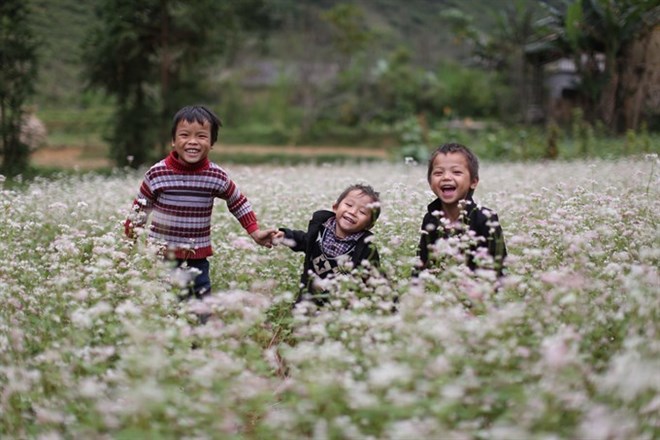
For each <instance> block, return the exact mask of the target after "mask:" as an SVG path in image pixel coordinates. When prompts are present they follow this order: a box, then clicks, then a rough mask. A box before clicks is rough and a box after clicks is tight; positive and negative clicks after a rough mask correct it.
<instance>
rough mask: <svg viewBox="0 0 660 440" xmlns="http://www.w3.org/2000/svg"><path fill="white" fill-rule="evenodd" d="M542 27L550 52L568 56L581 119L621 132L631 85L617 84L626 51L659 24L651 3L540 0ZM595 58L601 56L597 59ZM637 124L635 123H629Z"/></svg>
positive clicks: (659, 17)
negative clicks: (582, 110) (574, 75)
mask: <svg viewBox="0 0 660 440" xmlns="http://www.w3.org/2000/svg"><path fill="white" fill-rule="evenodd" d="M542 2H543V3H544V5H545V6H546V9H547V13H548V15H547V17H546V18H545V20H544V21H543V22H542V25H543V26H544V27H545V29H546V33H547V35H548V38H549V39H551V41H552V44H553V47H554V49H556V50H558V51H560V53H562V54H563V55H564V56H567V57H571V58H572V59H573V61H574V63H575V66H576V69H577V72H578V75H579V77H580V91H581V93H582V96H583V97H584V98H586V99H585V118H587V119H588V120H591V121H593V120H595V119H600V120H602V121H603V122H604V123H605V125H606V126H608V127H612V128H614V129H616V130H618V131H622V130H624V129H625V128H626V127H624V125H625V124H624V121H625V120H626V118H625V115H624V114H623V109H624V108H625V106H624V105H623V101H624V99H625V97H626V94H628V95H629V94H634V87H635V85H634V84H623V83H622V81H621V77H622V72H623V70H624V68H625V66H626V65H627V64H628V62H629V57H630V55H631V51H630V50H629V49H630V47H631V46H632V45H633V44H634V43H635V42H637V41H639V40H641V39H643V38H645V37H646V36H647V35H648V34H649V33H650V31H651V30H652V29H653V28H654V27H655V26H658V23H659V22H660V5H658V1H657V0H577V1H575V0H571V1H569V0H542ZM599 57H602V59H601V58H599ZM635 119H637V118H635Z"/></svg>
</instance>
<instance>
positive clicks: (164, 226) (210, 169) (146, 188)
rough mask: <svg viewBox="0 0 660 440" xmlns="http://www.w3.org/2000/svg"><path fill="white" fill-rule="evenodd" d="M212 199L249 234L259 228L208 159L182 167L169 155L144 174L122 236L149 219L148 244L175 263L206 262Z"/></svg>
mask: <svg viewBox="0 0 660 440" xmlns="http://www.w3.org/2000/svg"><path fill="white" fill-rule="evenodd" d="M216 197H219V198H221V199H223V200H225V201H226V202H227V207H228V208H229V211H230V212H231V213H232V214H233V215H234V217H236V219H238V221H239V222H240V224H241V226H243V228H245V230H246V231H247V232H248V234H250V233H252V232H254V231H255V230H257V229H259V227H258V225H257V217H256V215H255V213H254V211H252V205H251V204H250V202H249V201H248V199H247V198H245V196H244V195H243V194H241V192H240V190H239V189H238V187H237V186H236V184H234V182H233V181H232V180H231V179H230V178H229V176H228V175H227V173H226V172H225V171H224V170H223V169H222V168H220V167H219V166H218V165H216V164H215V163H212V162H210V161H209V160H208V159H206V158H205V159H204V160H203V161H201V162H199V163H197V164H194V165H187V164H184V163H182V162H180V161H179V160H178V157H177V154H176V152H174V151H172V152H171V153H170V155H169V156H167V157H166V158H165V159H163V160H161V161H160V162H158V163H157V164H155V165H154V166H152V167H151V168H150V169H149V170H148V171H147V172H146V173H145V175H144V180H143V181H142V184H141V185H140V190H139V192H138V195H137V197H136V199H135V200H134V202H133V212H132V213H131V215H130V216H129V217H128V219H126V222H125V224H124V227H125V232H126V235H127V236H128V237H133V236H134V228H136V227H142V226H144V225H146V223H147V219H148V218H149V215H150V214H151V215H152V218H151V225H150V227H149V238H150V239H152V240H155V241H158V242H163V243H165V244H166V245H167V249H168V251H174V255H175V256H176V258H183V259H194V258H206V257H208V256H210V255H213V249H212V247H211V213H212V211H213V201H214V199H215V198H216Z"/></svg>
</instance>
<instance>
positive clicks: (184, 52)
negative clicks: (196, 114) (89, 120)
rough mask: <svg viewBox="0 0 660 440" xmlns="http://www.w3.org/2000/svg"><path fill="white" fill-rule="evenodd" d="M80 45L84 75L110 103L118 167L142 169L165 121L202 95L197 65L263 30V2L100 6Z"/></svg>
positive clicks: (115, 1) (146, 0)
mask: <svg viewBox="0 0 660 440" xmlns="http://www.w3.org/2000/svg"><path fill="white" fill-rule="evenodd" d="M98 15H99V18H100V20H99V22H100V26H99V27H98V28H96V29H94V30H93V32H92V33H91V35H90V36H89V39H88V40H87V42H86V43H85V50H84V52H85V55H84V62H85V66H86V71H85V76H86V78H87V79H88V81H89V84H90V86H91V87H98V88H102V89H104V90H105V92H106V93H107V94H108V95H110V96H112V97H114V98H115V100H116V104H117V108H116V113H115V121H114V128H113V132H112V134H111V136H110V142H111V145H112V156H113V159H114V160H115V161H116V162H117V164H118V165H127V164H130V165H131V166H134V167H137V166H139V165H142V164H144V163H145V162H146V161H147V159H149V158H150V156H151V155H152V154H153V148H154V147H155V146H157V145H160V146H161V148H162V150H161V151H160V154H161V155H162V154H163V152H164V149H165V145H166V144H164V143H163V140H164V139H168V138H169V135H168V131H169V122H170V119H171V117H172V115H173V114H174V113H175V112H176V110H178V108H180V107H181V106H183V105H187V104H192V103H194V102H198V101H200V100H202V99H203V97H204V92H205V90H204V85H205V82H206V75H205V73H204V67H205V66H208V65H209V63H210V62H211V60H216V61H217V59H218V57H219V56H220V54H228V55H229V56H231V54H232V53H235V52H236V51H237V50H238V47H239V45H240V42H241V40H242V37H243V33H244V32H245V31H248V30H252V29H257V30H258V31H260V32H265V31H267V30H268V28H269V23H270V21H269V15H268V11H267V9H266V7H265V3H264V1H263V0H244V1H240V2H215V1H213V0H191V1H187V2H182V1H178V0H143V1H139V2H134V1H131V0H103V1H102V3H101V5H100V7H99V9H98Z"/></svg>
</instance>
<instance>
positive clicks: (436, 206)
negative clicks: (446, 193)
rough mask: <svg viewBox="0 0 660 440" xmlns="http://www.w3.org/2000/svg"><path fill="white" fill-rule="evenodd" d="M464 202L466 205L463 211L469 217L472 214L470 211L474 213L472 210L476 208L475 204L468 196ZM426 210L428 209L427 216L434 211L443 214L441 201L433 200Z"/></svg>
mask: <svg viewBox="0 0 660 440" xmlns="http://www.w3.org/2000/svg"><path fill="white" fill-rule="evenodd" d="M465 202H466V203H465V209H464V210H465V213H466V214H467V215H468V216H469V215H470V214H471V213H472V211H474V209H475V208H476V207H477V204H476V203H475V202H474V199H472V197H470V196H468V197H466V198H465ZM426 209H428V212H429V214H433V213H434V212H436V211H439V212H444V211H443V210H442V200H440V198H437V199H435V200H434V201H432V202H431V203H429V204H428V206H427V207H426Z"/></svg>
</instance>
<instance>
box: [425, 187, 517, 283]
mask: <svg viewBox="0 0 660 440" xmlns="http://www.w3.org/2000/svg"><path fill="white" fill-rule="evenodd" d="M442 217H443V211H442V201H441V200H440V199H439V198H438V199H435V200H434V201H433V202H431V203H430V204H429V205H428V209H427V212H426V214H425V215H424V219H423V220H422V235H421V238H420V240H419V248H418V256H419V258H420V260H421V263H422V269H426V268H430V266H432V263H431V262H430V261H429V259H430V255H429V246H430V245H433V244H434V243H435V242H436V241H437V240H438V239H440V238H444V239H447V238H449V237H451V236H456V235H460V234H463V233H464V231H465V229H466V228H467V229H469V230H471V231H473V232H474V234H475V235H476V237H475V238H476V240H477V242H476V243H471V244H470V247H469V250H468V252H467V255H466V263H467V265H468V267H469V268H470V269H472V270H475V269H476V268H477V264H476V262H475V261H474V254H475V252H476V250H477V248H484V247H485V248H487V249H488V253H489V254H490V255H491V256H492V257H493V260H494V263H495V265H494V269H495V270H496V271H497V272H498V274H499V275H502V271H503V268H504V259H505V258H506V255H507V252H506V245H505V244H504V236H503V233H502V227H501V226H500V223H499V219H498V217H497V214H496V213H495V212H493V211H491V210H490V209H488V208H485V207H481V206H478V205H477V204H476V203H475V202H474V200H473V199H472V198H471V197H468V198H467V199H466V205H465V208H464V211H463V212H462V213H461V216H460V217H459V221H461V223H462V224H463V225H464V227H463V228H462V229H461V228H449V229H446V228H444V227H443V226H442V225H441V221H440V219H441V218H442Z"/></svg>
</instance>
